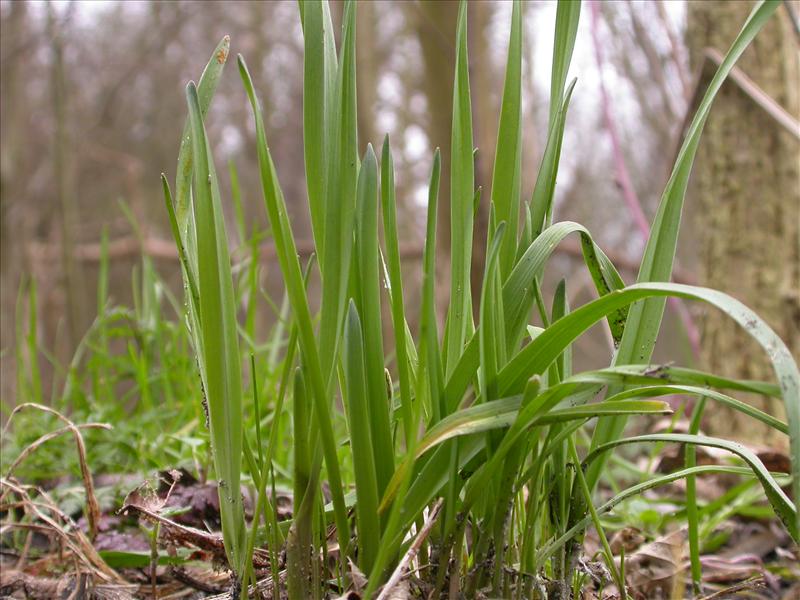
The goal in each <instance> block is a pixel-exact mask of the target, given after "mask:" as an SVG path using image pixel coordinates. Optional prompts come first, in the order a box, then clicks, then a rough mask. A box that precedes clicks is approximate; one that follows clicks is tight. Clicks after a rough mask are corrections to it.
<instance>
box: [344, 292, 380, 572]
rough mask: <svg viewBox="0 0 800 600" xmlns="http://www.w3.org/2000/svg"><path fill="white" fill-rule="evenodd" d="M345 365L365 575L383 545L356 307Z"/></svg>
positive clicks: (348, 321) (346, 341)
mask: <svg viewBox="0 0 800 600" xmlns="http://www.w3.org/2000/svg"><path fill="white" fill-rule="evenodd" d="M343 354H344V356H343V362H344V371H345V381H346V383H347V385H346V388H347V390H346V394H345V401H346V402H347V421H348V425H349V431H350V449H351V451H352V453H353V469H354V471H355V481H356V498H357V502H356V525H357V529H358V535H357V541H358V549H359V554H358V562H359V566H360V567H361V568H362V569H363V570H364V572H366V573H369V572H370V571H371V570H372V565H373V561H374V559H375V555H376V554H377V553H378V547H379V544H380V532H381V526H380V521H379V519H378V481H377V476H376V473H375V470H376V469H375V460H374V454H373V453H374V446H373V443H374V440H373V439H372V436H371V431H370V422H369V410H370V406H369V402H368V400H367V398H368V395H367V386H366V380H365V373H364V344H363V341H362V329H361V322H360V319H359V317H358V310H357V309H356V305H355V303H354V302H353V301H352V300H351V301H350V308H349V310H348V313H347V319H346V320H345V325H344V352H343Z"/></svg>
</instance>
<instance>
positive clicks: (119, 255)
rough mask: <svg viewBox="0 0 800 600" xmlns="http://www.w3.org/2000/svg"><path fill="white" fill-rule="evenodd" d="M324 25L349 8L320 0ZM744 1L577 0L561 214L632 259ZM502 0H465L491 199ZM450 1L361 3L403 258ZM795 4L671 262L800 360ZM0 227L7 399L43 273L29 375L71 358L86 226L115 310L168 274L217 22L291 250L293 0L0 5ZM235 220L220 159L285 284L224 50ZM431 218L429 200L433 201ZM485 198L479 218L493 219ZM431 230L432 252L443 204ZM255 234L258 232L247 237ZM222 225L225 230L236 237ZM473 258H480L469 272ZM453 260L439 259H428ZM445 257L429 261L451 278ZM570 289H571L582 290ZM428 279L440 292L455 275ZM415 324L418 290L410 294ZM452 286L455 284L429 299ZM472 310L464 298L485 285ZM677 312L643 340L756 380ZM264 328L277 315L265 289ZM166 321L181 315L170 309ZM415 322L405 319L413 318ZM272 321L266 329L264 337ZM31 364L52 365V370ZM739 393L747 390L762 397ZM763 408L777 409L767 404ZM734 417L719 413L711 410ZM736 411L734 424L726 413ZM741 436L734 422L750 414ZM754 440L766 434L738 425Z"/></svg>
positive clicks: (223, 96)
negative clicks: (389, 152) (136, 277)
mask: <svg viewBox="0 0 800 600" xmlns="http://www.w3.org/2000/svg"><path fill="white" fill-rule="evenodd" d="M333 6H334V21H335V22H336V21H337V19H339V18H340V15H341V5H340V4H338V3H334V5H333ZM751 7H752V3H751V2H748V1H732V2H716V1H703V2H700V1H690V2H683V1H678V0H675V1H672V2H634V1H631V0H627V1H623V0H619V1H616V2H602V3H593V2H586V3H585V4H584V7H583V12H582V16H581V26H580V30H579V33H578V42H577V46H576V50H575V58H574V60H573V67H572V69H573V70H572V73H571V76H575V77H577V78H578V83H577V86H576V88H575V93H574V95H573V101H572V105H571V108H570V113H569V117H568V120H567V134H566V137H565V141H564V146H563V149H562V160H561V174H560V177H559V186H558V189H557V197H556V209H555V210H556V215H555V217H556V219H557V220H576V221H579V222H581V223H583V224H584V225H586V226H587V227H588V228H589V230H590V231H592V233H593V235H594V236H595V239H596V240H597V241H598V243H599V244H600V245H601V246H602V247H603V248H604V249H605V250H606V252H607V253H608V254H609V256H610V257H611V258H612V260H613V261H614V262H615V264H617V266H618V268H619V269H620V271H621V272H622V274H623V277H624V278H625V280H626V281H628V282H633V281H634V280H635V278H636V270H637V266H638V261H639V259H640V253H641V250H642V248H643V246H644V236H645V235H646V228H647V224H648V223H649V222H650V221H651V220H652V216H653V214H654V212H655V209H656V207H657V204H658V200H659V197H660V194H661V192H662V191H663V188H664V185H665V183H666V181H667V178H668V176H669V173H670V169H671V166H672V163H673V161H674V158H675V155H676V152H677V149H678V147H679V145H680V140H681V136H682V134H683V127H684V126H685V125H686V124H687V123H688V121H689V119H690V117H691V111H692V110H693V108H694V107H695V106H696V103H697V102H699V99H700V98H702V94H703V92H704V85H705V84H706V83H707V81H708V80H709V78H710V76H711V75H712V74H713V71H714V69H715V68H716V63H715V62H714V61H715V56H716V54H715V53H724V52H725V51H726V50H727V48H728V46H729V45H730V42H731V41H732V40H733V38H734V37H735V35H736V34H737V33H738V30H739V28H740V26H741V24H742V23H743V22H744V20H745V18H746V16H747V14H748V13H749V11H750V9H751ZM510 10H511V6H510V4H509V3H505V2H471V3H470V5H469V55H470V65H471V67H470V68H471V72H470V79H471V85H472V93H473V99H474V106H473V110H474V127H475V141H476V145H477V146H478V148H479V151H478V154H477V159H476V160H477V169H476V183H477V184H478V185H482V186H483V192H484V194H483V197H484V198H488V191H489V190H488V187H489V182H490V179H491V161H492V160H493V156H494V144H495V136H496V128H497V121H498V111H499V104H500V100H501V93H502V84H503V80H502V78H503V73H504V58H503V57H504V54H505V51H506V46H507V43H508V26H509V21H510V19H509V13H510ZM524 10H525V13H524V14H525V31H524V36H525V38H524V59H523V60H524V67H523V68H524V81H523V86H524V87H523V95H524V99H525V104H524V112H523V120H524V124H525V130H524V135H523V140H524V150H523V164H524V180H523V198H526V199H527V198H528V197H529V195H530V193H531V190H532V186H533V182H534V179H535V174H536V171H537V169H538V164H539V160H540V157H541V153H542V151H543V143H544V140H545V137H546V127H547V111H548V102H549V78H550V67H549V64H550V59H551V52H552V47H551V46H552V28H553V22H554V19H555V5H554V4H553V3H551V2H529V3H526V5H525V9H524ZM456 13H457V3H456V2H447V1H441V2H420V1H408V2H366V1H363V2H360V3H359V5H358V23H357V35H358V38H357V39H358V42H357V47H358V57H357V64H358V74H357V79H358V94H359V95H358V104H359V106H358V110H359V123H358V125H359V144H360V146H361V150H362V152H363V150H364V148H365V147H366V144H367V143H368V142H371V143H372V144H373V146H376V147H380V144H381V142H382V138H383V136H384V134H385V133H388V134H389V135H390V137H391V140H392V144H393V149H394V152H395V162H396V164H395V166H396V173H397V185H398V204H399V209H400V212H401V215H400V219H401V221H400V227H401V232H402V234H401V235H402V236H403V238H402V240H401V242H402V249H403V253H404V261H405V264H404V268H406V269H408V270H409V273H410V274H413V273H414V272H415V271H418V270H419V263H420V259H421V250H422V245H421V239H422V237H423V235H424V231H423V228H424V215H425V212H424V211H425V201H426V193H427V190H426V187H427V178H428V174H429V170H430V165H431V156H432V153H433V149H434V148H435V147H436V146H441V148H442V152H443V155H444V156H443V159H444V160H443V167H444V168H445V173H443V176H442V190H441V198H442V202H441V203H440V206H441V208H442V209H443V210H444V211H445V213H444V214H445V215H446V214H448V212H447V211H448V204H447V199H448V198H449V190H448V186H447V182H448V177H449V176H448V174H447V165H448V162H449V153H448V145H449V140H450V126H451V122H450V111H451V104H452V99H451V98H452V80H453V70H454V51H453V48H454V37H455V21H456ZM798 15H800V3H798V2H797V1H796V0H791V1H789V2H786V3H785V5H784V7H782V8H781V10H779V11H778V13H777V16H776V18H774V19H773V20H772V22H770V23H769V24H768V25H767V27H766V28H765V30H764V31H763V32H762V33H761V34H760V35H759V36H758V37H757V39H756V40H755V42H754V43H753V45H752V47H751V48H750V49H748V51H747V52H746V53H745V55H744V57H743V58H742V60H741V61H740V62H739V69H738V70H737V72H736V74H735V76H734V77H733V78H732V79H731V80H730V81H729V82H728V83H727V84H726V87H725V88H724V90H723V92H722V94H721V97H720V98H719V99H718V101H717V103H716V104H715V106H714V109H713V110H712V114H711V117H710V119H709V121H708V125H707V128H706V132H705V133H704V137H703V141H702V143H701V146H702V147H701V149H700V152H699V159H698V161H697V163H696V165H695V170H694V174H693V179H692V185H691V197H690V198H689V200H688V202H687V208H686V212H685V214H684V229H683V231H682V235H681V242H680V250H679V259H678V261H679V263H678V264H679V267H678V268H677V270H676V272H675V280H676V281H679V282H687V283H698V284H701V285H710V286H712V287H717V288H719V289H722V290H724V291H727V292H728V293H731V294H732V295H734V296H736V297H738V298H739V299H741V300H742V301H744V302H745V303H746V304H748V305H749V306H751V307H752V308H754V309H755V310H756V312H758V313H759V314H760V315H762V316H763V317H764V318H765V319H766V320H767V321H768V322H769V323H770V325H771V326H772V327H773V328H774V329H775V330H776V331H778V332H779V334H780V335H781V337H783V339H784V340H785V341H786V343H787V345H788V346H789V347H790V349H792V350H793V352H795V355H800V233H799V232H798V228H799V227H800V172H799V169H800V126H798V118H800V115H799V112H800V58H799V57H800V51H799V49H800V43H799V41H800V34H799V33H798V21H797V17H798ZM0 18H1V20H0V25H1V27H2V30H1V33H2V35H0V52H1V56H0V77H1V81H2V91H1V93H0V126H1V127H2V130H1V131H2V136H1V139H2V146H1V150H2V165H1V167H2V169H1V170H0V244H1V245H2V248H1V249H2V275H1V277H0V283H1V284H2V292H1V293H0V318H2V335H1V337H0V347H1V348H2V359H1V361H0V363H1V365H2V367H1V368H2V371H1V372H0V375H2V386H1V388H0V390H1V391H2V400H3V403H4V404H5V405H6V406H5V408H7V407H9V406H13V405H14V404H15V395H14V375H13V373H14V370H13V369H14V360H15V357H14V351H13V349H14V346H15V338H16V336H17V335H18V333H17V331H16V327H15V323H16V322H18V321H19V320H20V319H24V318H26V317H25V314H26V312H25V311H27V310H28V309H27V304H26V301H24V300H23V301H20V300H19V299H18V298H21V297H22V296H20V295H19V290H21V289H25V287H26V286H28V285H29V284H30V282H31V281H35V282H36V285H37V303H36V306H35V311H36V312H37V316H38V323H39V328H38V335H39V336H40V337H41V340H40V341H41V346H42V347H43V348H52V355H49V356H41V357H39V358H40V361H41V363H42V365H43V372H42V377H43V383H44V386H45V388H47V386H48V382H49V381H50V380H51V379H52V378H53V377H54V376H57V372H58V369H54V368H53V365H59V364H60V365H65V364H68V363H69V361H70V358H71V356H72V354H73V352H74V350H75V348H76V345H77V344H78V341H79V340H80V338H81V336H82V334H83V332H84V331H85V330H86V328H87V327H88V326H89V325H90V324H91V322H92V319H93V317H94V315H95V314H96V311H97V307H96V306H95V304H96V294H95V292H94V287H95V285H96V280H97V275H98V263H99V258H100V254H101V251H100V248H101V239H102V237H103V235H107V236H108V240H109V243H108V246H109V253H110V257H111V277H110V292H111V296H112V298H113V299H114V301H115V302H117V303H122V304H127V305H130V304H131V303H132V302H133V300H132V298H131V286H132V283H131V282H132V273H134V274H135V273H137V272H138V270H137V269H138V267H137V266H138V265H139V264H140V261H141V259H140V257H141V253H142V252H144V253H146V254H148V255H150V256H151V257H152V258H153V259H154V261H155V265H156V268H157V270H158V273H159V274H160V276H161V277H163V278H164V280H165V281H166V282H167V283H168V285H169V286H170V287H171V288H172V289H173V290H174V291H175V292H176V293H180V291H181V290H180V273H179V268H178V261H177V255H176V253H175V250H174V244H173V242H172V238H171V235H170V232H169V224H168V219H167V214H166V210H165V208H164V202H163V198H162V195H161V187H160V182H159V175H160V173H161V172H165V173H166V174H167V175H168V176H169V177H170V178H172V177H173V176H174V170H175V164H176V157H177V151H178V145H179V138H180V133H181V128H182V125H183V121H184V119H185V115H186V105H185V100H184V94H183V87H184V85H185V84H186V82H187V81H188V80H189V79H195V80H196V79H197V78H198V77H199V75H200V71H201V69H202V68H203V65H204V64H205V61H206V60H207V57H208V55H209V53H210V52H211V50H212V49H213V48H214V46H215V44H216V43H217V42H218V41H219V39H220V38H221V37H222V36H223V35H225V34H230V35H231V39H232V43H231V49H232V51H233V52H235V53H238V52H240V53H242V54H243V55H244V56H245V57H246V58H247V61H248V64H249V65H250V66H251V70H252V71H253V75H254V79H255V82H256V85H257V86H258V88H259V93H260V96H261V98H262V100H263V102H264V105H265V106H264V112H265V115H266V116H267V127H268V130H269V131H268V136H269V139H270V145H271V148H272V152H273V156H274V158H275V161H276V165H277V168H278V172H279V176H280V179H281V183H282V185H283V189H284V192H285V194H286V198H287V203H288V204H289V208H290V211H291V215H290V216H291V219H292V221H293V224H294V226H295V231H299V232H302V231H305V233H306V234H305V236H303V235H302V234H298V238H299V240H298V242H299V246H300V248H301V251H303V252H306V253H307V252H309V251H310V250H311V247H310V246H311V244H310V240H311V234H310V226H309V224H308V222H309V219H308V212H307V208H306V206H307V204H306V196H305V189H304V187H303V180H304V172H303V168H304V167H303V152H302V99H301V91H302V64H303V63H302V61H303V56H302V32H301V29H300V20H299V16H298V8H297V4H296V2H294V1H285V2H255V1H251V2H244V1H242V2H236V1H234V2H210V1H204V2H190V1H187V2H177V1H175V2H144V1H103V2H101V1H94V2H92V1H78V0H75V1H60V2H51V3H45V2H26V1H22V0H16V1H9V0H3V1H2V2H0ZM207 126H208V129H209V134H210V139H211V141H212V143H213V145H214V150H215V159H216V162H217V168H218V169H219V171H220V173H221V177H220V182H221V184H222V186H223V189H222V191H223V199H224V201H225V203H226V210H229V212H228V213H227V214H226V217H227V220H228V225H229V231H234V226H233V223H234V219H233V210H234V209H233V204H232V203H231V202H230V201H229V200H230V197H231V195H230V190H231V181H230V178H229V177H228V176H227V173H228V171H227V167H228V165H229V164H235V166H236V169H237V172H238V184H239V187H240V189H241V193H242V197H243V209H244V212H245V219H244V222H245V223H247V224H249V225H252V226H254V227H258V228H259V229H261V230H264V236H263V248H262V269H261V272H260V283H261V286H262V288H263V289H264V291H265V292H266V293H267V294H269V295H270V297H272V298H273V299H274V300H275V301H276V302H278V303H279V302H280V294H281V289H282V287H281V286H282V284H281V277H280V272H279V270H278V265H277V262H276V261H275V260H274V252H272V250H271V242H270V238H269V235H268V233H267V231H266V230H267V227H268V224H267V219H266V216H265V212H264V208H263V202H262V198H261V191H260V185H259V183H258V179H257V171H256V150H255V140H254V131H253V129H252V119H251V117H250V114H249V108H248V104H247V101H246V97H245V94H244V91H243V89H242V86H241V84H240V82H239V79H238V75H237V73H236V69H235V66H229V67H228V68H227V69H226V71H225V73H224V75H223V80H222V82H221V85H220V88H219V91H218V93H217V96H216V98H215V100H214V103H213V105H212V108H211V111H210V113H209V116H208V118H207ZM443 216H444V215H443ZM486 218H487V215H485V214H484V213H483V212H480V213H479V218H478V221H477V223H478V224H477V230H476V236H485V226H486V225H485V223H486ZM439 223H440V225H441V226H442V229H441V231H440V235H441V236H444V237H440V241H439V245H438V247H439V248H440V249H441V251H442V252H443V253H445V254H443V255H442V256H441V257H440V260H439V265H440V267H441V266H445V265H446V264H447V256H446V251H447V248H448V244H447V237H446V236H447V229H446V223H447V219H445V218H440V219H439ZM245 233H246V235H247V236H249V234H250V232H245ZM232 238H233V239H232V243H233V244H237V243H238V242H239V239H238V238H237V235H233V236H232ZM579 252H580V249H579V245H578V243H577V240H567V242H566V243H565V244H564V245H563V247H562V248H561V249H560V251H559V253H558V257H557V260H556V261H555V262H554V263H553V265H552V266H551V267H550V272H549V275H548V276H549V277H550V281H551V283H552V282H555V281H557V280H558V279H559V278H560V277H562V276H564V275H566V274H568V273H571V272H572V270H576V271H580V269H581V268H582V267H580V260H578V259H577V257H578V254H579ZM481 261H482V257H481V256H475V257H474V273H476V274H480V273H481V271H482V264H481ZM445 271H446V270H445V269H443V273H444V272H445ZM443 276H444V275H443ZM584 281H585V285H583V286H573V288H572V289H570V290H568V292H569V296H570V304H571V305H572V306H577V305H579V304H582V303H583V302H585V301H586V300H588V299H589V298H590V297H591V293H592V288H591V285H590V280H589V279H588V277H586V278H585V279H584ZM439 289H440V290H441V291H443V292H444V293H446V289H447V286H446V285H443V284H440V286H439ZM406 293H407V297H408V298H409V299H410V300H409V306H408V307H407V310H408V311H409V315H410V317H411V319H412V320H413V319H415V315H416V312H417V308H418V307H417V306H416V303H415V302H414V300H413V298H415V297H418V290H416V289H410V290H407V292H406ZM441 301H442V303H443V304H446V302H447V298H442V299H441ZM476 305H477V304H476ZM677 306H678V307H679V308H678V309H677V310H673V309H670V310H668V314H667V318H668V319H669V320H670V323H671V324H672V325H671V326H668V327H667V328H665V331H666V332H669V333H670V335H669V336H666V337H665V339H663V340H661V341H660V342H659V344H660V345H659V349H658V351H657V358H658V359H659V360H675V361H676V362H678V363H680V364H685V365H692V364H694V365H697V366H702V368H707V369H709V370H712V371H716V372H719V373H720V374H725V375H733V376H738V377H748V378H766V379H770V378H771V373H770V372H769V371H768V370H767V366H766V361H763V360H762V359H761V357H760V350H758V349H757V348H756V347H755V345H754V343H753V342H752V341H751V340H749V339H748V338H747V336H745V335H742V336H741V337H739V334H738V332H736V331H734V330H732V329H731V328H730V327H729V326H728V327H720V323H719V321H718V316H717V315H714V314H706V313H705V312H704V311H703V309H702V308H701V307H698V306H684V307H680V305H677ZM261 307H262V309H263V310H261V311H260V313H259V315H258V321H259V327H260V330H261V331H265V332H266V331H267V327H268V326H269V324H270V322H271V321H273V320H274V318H275V317H274V311H273V310H272V309H271V308H270V305H269V303H268V302H266V301H265V302H264V303H263V304H262V305H261ZM176 318H177V316H176ZM415 327H416V325H415V323H413V322H412V328H415ZM594 333H595V335H594V336H590V337H588V338H587V339H585V340H583V341H582V342H581V345H580V346H579V353H578V355H577V356H576V362H577V363H579V366H580V368H585V367H589V366H592V365H599V364H605V363H606V362H607V360H606V358H604V357H607V356H608V355H609V353H610V352H611V348H610V345H609V340H608V338H607V337H606V335H605V333H604V332H603V330H602V329H600V328H599V327H598V328H597V330H596V331H595V332H594ZM264 335H266V333H265V334H264ZM45 367H46V368H45ZM754 402H761V400H759V399H754ZM767 409H768V410H770V411H774V410H777V408H776V407H774V406H773V407H767ZM713 421H714V422H717V421H719V422H720V423H722V424H723V425H724V426H727V427H730V426H731V422H729V421H727V420H726V419H717V418H715V419H713ZM734 426H735V425H734ZM742 433H743V434H744V433H746V432H742ZM752 435H753V436H754V437H755V438H757V436H758V435H759V432H757V431H753V432H752Z"/></svg>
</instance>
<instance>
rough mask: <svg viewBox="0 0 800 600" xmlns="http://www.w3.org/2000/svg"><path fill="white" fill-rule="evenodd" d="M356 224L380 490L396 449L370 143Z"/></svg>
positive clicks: (355, 281) (359, 294) (357, 279)
mask: <svg viewBox="0 0 800 600" xmlns="http://www.w3.org/2000/svg"><path fill="white" fill-rule="evenodd" d="M356 195H357V205H356V206H357V210H356V228H355V277H354V278H353V285H354V288H355V289H356V290H357V295H356V298H355V304H356V308H357V309H358V314H359V315H360V316H361V321H362V322H363V324H364V326H363V328H362V329H363V332H364V350H365V352H364V360H365V373H366V385H367V390H366V391H367V398H368V399H369V401H368V403H367V414H368V415H369V426H370V431H371V432H372V444H373V449H374V452H375V469H376V471H377V476H378V492H379V493H383V490H384V489H386V484H388V483H389V479H390V478H391V477H392V473H393V472H394V450H393V447H392V433H391V428H390V426H389V398H388V396H387V393H386V376H385V372H384V367H383V335H382V332H381V329H382V323H381V292H380V267H379V265H378V259H379V253H380V251H379V249H378V162H377V160H376V158H375V153H374V152H373V150H372V144H368V145H367V152H366V154H365V155H364V161H363V162H362V164H361V170H360V171H359V173H358V188H357V194H356Z"/></svg>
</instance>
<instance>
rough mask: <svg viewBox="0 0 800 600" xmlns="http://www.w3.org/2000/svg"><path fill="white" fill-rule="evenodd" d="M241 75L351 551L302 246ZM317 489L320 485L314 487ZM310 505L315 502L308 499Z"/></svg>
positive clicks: (242, 69) (339, 523)
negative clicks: (296, 238) (301, 258)
mask: <svg viewBox="0 0 800 600" xmlns="http://www.w3.org/2000/svg"><path fill="white" fill-rule="evenodd" d="M239 74H240V75H241V78H242V82H243V83H244V87H245V91H246V92H247V96H248V98H249V100H250V104H251V106H252V108H253V115H254V118H255V122H256V147H257V150H258V166H259V173H260V175H261V185H262V189H263V194H264V203H265V205H266V208H267V215H268V216H269V220H270V224H271V226H272V234H273V237H274V238H275V250H276V254H277V255H278V262H279V263H280V266H281V272H282V273H283V277H284V283H285V285H286V293H287V295H288V296H289V302H290V304H291V306H292V312H293V314H294V318H295V322H296V324H297V330H298V341H299V343H300V349H301V352H302V356H303V360H304V365H305V369H306V371H307V373H308V379H309V381H308V383H309V385H310V388H311V394H310V395H311V398H312V400H313V402H314V411H315V413H316V417H317V418H316V421H315V422H316V423H317V424H318V426H319V434H320V439H321V441H322V451H323V454H324V457H325V465H326V467H327V470H328V478H329V480H330V486H331V495H332V496H333V506H334V514H335V517H336V529H337V535H338V538H339V542H340V546H341V547H342V548H346V547H347V541H348V540H349V537H350V536H349V533H348V532H349V526H348V523H347V508H346V506H345V503H344V492H343V487H342V478H341V475H340V468H339V459H338V456H337V454H336V441H335V438H334V435H333V421H332V418H331V409H330V406H329V396H328V392H327V383H326V381H325V378H324V377H323V373H322V365H321V361H320V356H319V353H318V350H317V340H316V336H315V335H314V326H313V323H312V320H311V311H310V309H309V305H308V297H307V295H306V288H305V285H304V282H303V274H302V270H301V269H300V261H299V259H298V256H297V245H296V244H295V241H294V237H293V235H292V229H291V226H290V224H289V217H288V215H287V212H286V202H285V200H284V198H283V192H282V191H281V188H280V184H279V182H278V176H277V173H276V172H275V165H274V164H273V162H272V157H271V156H270V152H269V146H268V145H267V137H266V131H265V129H264V120H263V116H262V114H261V108H260V106H259V103H258V99H257V98H256V95H255V90H254V89H253V80H252V78H251V77H250V73H249V71H248V69H247V65H246V64H245V62H244V59H243V58H242V57H241V55H240V56H239ZM312 471H313V472H312V473H311V477H310V478H309V479H310V484H309V485H310V486H315V484H316V482H317V479H318V477H319V471H318V469H317V467H316V465H314V468H313V469H312ZM315 491H316V487H315ZM308 501H309V502H311V501H312V500H311V499H308Z"/></svg>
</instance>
